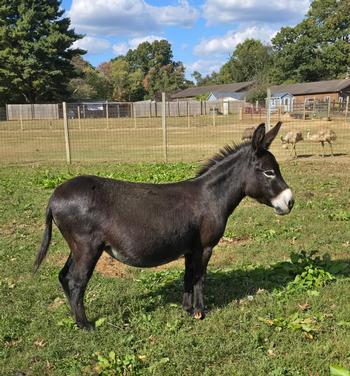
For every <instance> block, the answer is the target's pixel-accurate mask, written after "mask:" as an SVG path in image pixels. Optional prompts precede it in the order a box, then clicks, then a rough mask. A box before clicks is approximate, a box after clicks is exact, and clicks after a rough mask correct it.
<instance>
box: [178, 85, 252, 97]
mask: <svg viewBox="0 0 350 376" xmlns="http://www.w3.org/2000/svg"><path fill="white" fill-rule="evenodd" d="M253 85H254V81H247V82H235V83H232V84H222V85H206V86H193V87H189V88H187V89H184V90H180V91H177V92H176V93H173V94H172V95H171V99H172V100H190V99H195V98H196V97H198V96H201V95H205V94H207V95H209V94H210V93H213V92H220V93H240V92H244V91H247V90H249V89H250V88H251V87H252V86H253Z"/></svg>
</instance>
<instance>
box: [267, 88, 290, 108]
mask: <svg viewBox="0 0 350 376" xmlns="http://www.w3.org/2000/svg"><path fill="white" fill-rule="evenodd" d="M293 102H294V97H293V95H292V94H290V93H287V92H281V93H273V94H271V103H270V108H271V111H274V110H276V109H278V108H281V109H282V111H284V112H292V111H293Z"/></svg>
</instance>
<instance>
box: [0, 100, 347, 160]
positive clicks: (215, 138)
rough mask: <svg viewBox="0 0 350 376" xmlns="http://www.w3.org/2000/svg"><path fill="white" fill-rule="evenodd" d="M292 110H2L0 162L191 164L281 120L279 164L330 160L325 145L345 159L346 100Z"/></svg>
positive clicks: (96, 106)
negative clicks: (324, 157) (317, 158)
mask: <svg viewBox="0 0 350 376" xmlns="http://www.w3.org/2000/svg"><path fill="white" fill-rule="evenodd" d="M64 106H65V109H64ZM292 107H293V108H289V109H286V108H285V107H284V106H279V107H274V108H271V109H270V111H267V110H266V108H264V107H259V106H257V105H252V104H248V103H245V102H241V101H231V102H225V101H178V102H163V103H162V102H153V101H145V102H136V103H116V102H96V103H87V102H85V103H83V102H82V103H67V104H62V103H59V104H50V105H8V106H7V108H6V109H5V108H0V140H1V141H0V158H1V161H2V162H3V163H26V162H50V161H67V160H68V161H72V162H84V161H115V162H163V161H169V162H176V161H198V160H203V159H206V158H208V157H210V156H211V155H212V154H213V153H215V152H216V151H217V150H218V149H219V148H221V147H223V146H224V145H225V144H230V143H233V142H234V143H240V142H241V141H242V135H243V133H244V132H245V130H246V128H251V127H254V126H257V125H258V124H259V123H261V122H266V121H268V120H267V119H269V118H270V123H271V125H274V124H275V123H276V122H277V121H282V122H283V126H282V130H281V132H280V136H281V137H282V138H283V140H275V142H274V143H273V145H272V150H273V152H274V153H275V154H276V155H277V156H278V158H280V159H290V158H294V157H295V153H296V154H297V156H298V157H304V158H305V157H311V156H320V155H322V154H323V152H325V154H326V155H330V154H331V146H332V150H333V154H334V156H335V157H339V156H343V155H348V153H349V150H350V111H349V102H348V101H347V102H339V103H335V102H330V101H328V102H316V101H308V102H306V101H305V102H304V103H299V104H298V103H294V104H293V106H292ZM64 110H65V111H64ZM268 115H270V116H268ZM331 131H332V132H331ZM327 132H328V133H327ZM298 135H299V136H298ZM67 153H68V154H69V156H68V155H67Z"/></svg>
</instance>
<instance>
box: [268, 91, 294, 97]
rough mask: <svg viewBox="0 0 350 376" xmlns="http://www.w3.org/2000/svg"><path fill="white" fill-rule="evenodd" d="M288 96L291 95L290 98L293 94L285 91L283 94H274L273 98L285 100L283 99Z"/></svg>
mask: <svg viewBox="0 0 350 376" xmlns="http://www.w3.org/2000/svg"><path fill="white" fill-rule="evenodd" d="M286 95H290V96H292V94H291V93H288V92H287V91H283V92H281V93H273V94H272V97H273V98H283V97H285V96H286Z"/></svg>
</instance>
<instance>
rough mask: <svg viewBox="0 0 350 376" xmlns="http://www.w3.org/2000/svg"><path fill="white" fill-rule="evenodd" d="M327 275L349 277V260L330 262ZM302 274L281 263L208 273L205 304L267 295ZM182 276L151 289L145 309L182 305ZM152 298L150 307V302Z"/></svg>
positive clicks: (216, 304)
mask: <svg viewBox="0 0 350 376" xmlns="http://www.w3.org/2000/svg"><path fill="white" fill-rule="evenodd" d="M326 269H327V270H328V271H330V272H331V271H332V270H333V271H334V272H333V273H331V274H333V275H335V276H342V277H349V276H350V263H349V260H332V261H328V263H327V268H326ZM300 272H301V271H300V270H299V271H298V270H297V268H296V266H295V265H293V264H292V263H290V262H279V263H276V264H274V265H272V266H270V267H268V266H267V267H263V266H261V267H255V268H251V269H243V270H242V269H234V270H233V269H229V270H223V269H218V270H209V271H208V273H207V278H206V284H205V291H204V295H205V300H206V305H207V306H208V308H209V309H210V308H212V307H225V306H226V305H227V304H229V303H231V302H232V301H234V300H239V299H243V298H245V297H247V296H248V295H254V294H255V293H256V292H257V291H258V290H259V289H264V290H266V291H269V292H271V291H273V290H276V289H278V290H280V289H283V288H284V287H285V286H287V284H288V283H289V282H291V281H293V280H294V278H295V276H296V275H297V274H299V273H300ZM182 280H183V272H181V273H180V272H178V273H177V274H176V275H174V277H173V279H172V280H169V281H167V282H165V283H164V282H163V283H160V287H157V285H156V284H153V285H152V288H151V289H150V291H149V292H148V293H147V294H145V295H144V296H143V299H144V300H145V308H146V309H147V310H150V311H152V310H153V309H154V308H156V306H158V305H159V304H162V303H164V304H166V303H176V304H179V303H181V300H182V299H181V298H182V293H183V282H182ZM155 296H161V300H160V303H159V302H158V303H156V305H155V304H154V303H152V302H154V299H152V297H155ZM148 298H150V299H149V300H150V304H147V303H146V301H147V299H148Z"/></svg>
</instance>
